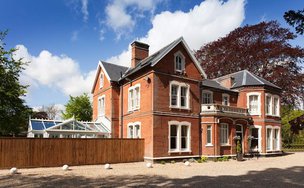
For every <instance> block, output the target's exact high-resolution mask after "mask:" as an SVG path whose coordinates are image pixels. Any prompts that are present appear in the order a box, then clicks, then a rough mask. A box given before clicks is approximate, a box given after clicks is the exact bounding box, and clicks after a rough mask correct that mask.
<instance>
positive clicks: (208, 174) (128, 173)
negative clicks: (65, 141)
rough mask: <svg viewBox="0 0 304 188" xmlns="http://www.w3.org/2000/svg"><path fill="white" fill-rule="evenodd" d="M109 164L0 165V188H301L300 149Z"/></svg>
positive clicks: (303, 162)
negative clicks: (224, 158) (12, 170)
mask: <svg viewBox="0 0 304 188" xmlns="http://www.w3.org/2000/svg"><path fill="white" fill-rule="evenodd" d="M145 164H146V163H144V162H139V163H124V164H113V165H111V166H112V168H113V169H111V170H105V169H104V166H103V165H90V166H72V167H70V168H71V170H70V171H62V170H61V167H56V168H32V169H19V171H18V172H19V174H16V175H10V174H9V170H7V169H6V170H0V187H76V186H77V187H134V186H135V187H136V186H137V187H143V186H145V187H156V186H162V187H245V186H246V187H287V186H289V187H304V153H295V154H290V155H286V156H280V157H270V158H259V159H256V158H255V159H250V160H246V161H243V162H237V161H234V160H230V161H229V162H211V161H210V162H207V163H191V166H185V165H184V164H183V163H175V164H169V163H168V164H165V165H162V164H154V165H153V168H150V169H148V168H146V166H145Z"/></svg>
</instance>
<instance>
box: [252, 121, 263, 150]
mask: <svg viewBox="0 0 304 188" xmlns="http://www.w3.org/2000/svg"><path fill="white" fill-rule="evenodd" d="M249 135H250V136H251V139H250V142H249V148H250V150H252V151H261V145H262V143H261V126H257V125H254V126H251V127H250V129H249Z"/></svg>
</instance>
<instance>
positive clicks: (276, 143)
mask: <svg viewBox="0 0 304 188" xmlns="http://www.w3.org/2000/svg"><path fill="white" fill-rule="evenodd" d="M273 149H274V150H280V139H279V128H274V129H273Z"/></svg>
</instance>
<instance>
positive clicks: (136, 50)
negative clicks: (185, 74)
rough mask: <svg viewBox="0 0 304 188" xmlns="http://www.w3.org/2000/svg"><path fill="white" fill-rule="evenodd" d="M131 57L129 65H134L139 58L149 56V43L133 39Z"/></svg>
mask: <svg viewBox="0 0 304 188" xmlns="http://www.w3.org/2000/svg"><path fill="white" fill-rule="evenodd" d="M131 46H132V59H131V67H132V68H133V67H135V66H136V65H137V63H138V62H139V61H140V60H143V59H145V58H146V57H148V56H149V45H148V44H145V43H141V42H138V41H134V42H133V43H132V44H131Z"/></svg>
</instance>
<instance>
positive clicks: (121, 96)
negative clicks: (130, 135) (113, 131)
mask: <svg viewBox="0 0 304 188" xmlns="http://www.w3.org/2000/svg"><path fill="white" fill-rule="evenodd" d="M120 74H121V77H122V72H120ZM119 87H120V138H123V84H120V86H119Z"/></svg>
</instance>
